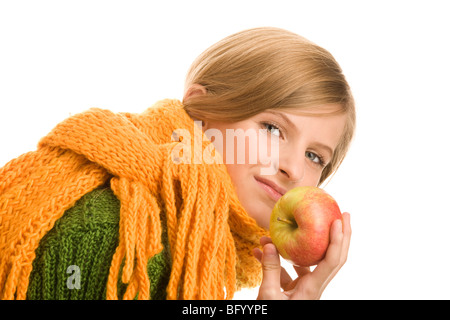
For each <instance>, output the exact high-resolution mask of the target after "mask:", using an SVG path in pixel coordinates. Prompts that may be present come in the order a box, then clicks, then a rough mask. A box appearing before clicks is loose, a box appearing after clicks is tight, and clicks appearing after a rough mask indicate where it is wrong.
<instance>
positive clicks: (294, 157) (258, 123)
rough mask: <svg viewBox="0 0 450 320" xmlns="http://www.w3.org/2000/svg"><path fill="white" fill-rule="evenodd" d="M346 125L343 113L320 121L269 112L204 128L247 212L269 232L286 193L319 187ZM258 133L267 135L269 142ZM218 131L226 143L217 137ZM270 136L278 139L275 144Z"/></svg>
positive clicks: (324, 109)
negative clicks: (279, 203) (276, 205)
mask: <svg viewBox="0 0 450 320" xmlns="http://www.w3.org/2000/svg"><path fill="white" fill-rule="evenodd" d="M338 107H339V106H336V105H327V106H326V107H324V108H322V110H323V112H330V111H333V110H335V109H336V108H338ZM315 112H317V111H315ZM345 121H346V115H345V114H339V115H333V116H329V115H327V116H323V117H318V116H305V115H296V114H293V113H288V112H286V111H274V110H267V111H264V112H262V113H259V114H257V115H256V116H253V117H252V118H249V119H246V120H243V121H240V122H235V123H221V122H206V123H204V126H203V130H204V132H205V134H206V135H207V136H208V137H210V136H211V134H212V135H214V136H215V137H214V138H211V140H212V142H213V144H214V145H215V147H216V149H217V150H218V151H219V152H221V153H222V157H223V161H224V163H225V165H226V166H227V169H228V172H229V174H230V176H231V179H232V181H233V183H234V186H235V188H236V191H237V195H238V198H239V200H240V202H241V203H242V205H243V206H244V208H245V209H246V210H247V212H248V214H249V215H250V216H251V217H253V218H254V219H255V220H256V222H257V223H258V225H260V226H261V227H263V228H269V221H270V215H271V212H272V209H273V207H274V205H275V203H276V201H277V200H278V199H279V198H280V197H281V196H282V195H283V194H284V193H286V192H287V191H288V190H290V189H292V188H295V187H299V186H317V185H318V183H319V179H320V176H321V173H322V170H323V168H324V167H325V166H326V165H327V164H328V163H329V162H330V161H331V158H332V155H333V150H334V149H335V148H336V146H337V145H338V142H339V138H340V136H341V134H342V133H343V130H344V126H345ZM210 129H215V130H210ZM238 129H241V130H238ZM260 129H263V130H265V131H264V132H266V133H267V137H266V140H264V138H263V135H261V134H259V132H260ZM208 130H209V131H208ZM217 130H219V131H220V132H221V135H222V139H218V138H217V137H218V135H217V134H214V133H213V132H214V131H215V132H216V133H217ZM252 132H253V133H252ZM227 133H228V134H227ZM272 135H274V136H275V137H273V138H278V140H277V139H275V140H271V136H272ZM250 137H251V138H250ZM227 139H228V140H227ZM220 140H222V141H220ZM244 141H245V142H244ZM276 147H278V152H276V151H277V148H276ZM272 151H273V152H272ZM244 156H245V158H244ZM269 158H270V160H271V161H270V163H269V162H268V161H267V160H268V159H269ZM268 173H269V174H268Z"/></svg>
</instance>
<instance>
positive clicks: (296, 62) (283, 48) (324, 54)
mask: <svg viewBox="0 0 450 320" xmlns="http://www.w3.org/2000/svg"><path fill="white" fill-rule="evenodd" d="M194 84H199V85H202V86H203V87H204V88H205V89H206V91H207V94H205V95H192V96H188V97H186V98H185V99H184V100H183V105H184V108H185V110H186V112H187V113H188V114H189V115H190V116H191V117H192V118H195V119H199V120H204V121H208V120H210V121H222V122H235V121H242V120H245V119H248V118H250V117H252V116H254V115H256V114H258V113H261V112H263V111H265V110H268V109H272V110H274V109H279V110H285V111H289V112H292V111H294V110H295V112H297V113H298V112H300V113H301V112H306V113H307V114H308V115H316V116H323V115H324V113H323V112H322V113H314V112H311V111H313V110H314V109H316V110H317V108H320V107H321V106H324V105H330V104H334V105H339V106H340V109H339V111H338V113H345V114H347V121H346V125H345V129H344V132H343V134H342V136H341V138H340V141H339V144H338V146H337V148H336V150H335V152H334V154H333V158H332V160H331V161H330V163H329V164H328V165H327V166H326V167H325V168H324V170H323V172H322V176H321V178H320V181H319V185H320V184H322V182H323V181H324V180H325V179H326V178H327V177H329V176H330V175H331V174H332V173H333V172H335V171H336V170H337V168H338V167H339V166H340V164H341V163H342V161H343V159H344V157H345V155H346V153H347V151H348V148H349V145H350V142H351V140H352V138H353V135H354V130H355V122H356V115H355V105H354V100H353V96H352V93H351V90H350V86H349V85H348V83H347V81H346V79H345V77H344V75H343V73H342V70H341V68H340V66H339V64H338V63H337V61H336V60H335V59H334V57H333V56H332V55H331V54H330V53H329V52H328V51H327V50H325V49H323V48H321V47H320V46H318V45H316V44H314V43H312V42H311V41H309V40H307V39H305V38H303V37H301V36H299V35H298V34H295V33H292V32H290V31H287V30H283V29H279V28H271V27H262V28H254V29H249V30H244V31H242V32H238V33H235V34H233V35H231V36H228V37H226V38H224V39H222V40H221V41H219V42H217V43H216V44H214V45H212V46H211V47H209V48H208V49H207V50H205V51H204V52H203V53H202V54H201V55H200V56H198V57H197V59H196V60H195V61H194V62H193V64H192V65H191V67H190V69H189V71H188V74H187V77H186V83H185V87H186V88H189V87H190V86H192V85H194ZM327 114H336V112H334V113H327Z"/></svg>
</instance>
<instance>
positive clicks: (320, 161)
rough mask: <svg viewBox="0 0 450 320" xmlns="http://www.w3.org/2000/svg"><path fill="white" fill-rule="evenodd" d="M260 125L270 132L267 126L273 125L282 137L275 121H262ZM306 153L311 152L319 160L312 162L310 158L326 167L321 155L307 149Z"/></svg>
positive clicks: (316, 163) (318, 164)
mask: <svg viewBox="0 0 450 320" xmlns="http://www.w3.org/2000/svg"><path fill="white" fill-rule="evenodd" d="M261 125H262V126H263V127H264V128H265V129H267V131H269V132H271V130H270V129H269V127H273V128H275V129H276V130H278V131H279V132H280V137H283V130H282V129H281V128H280V127H279V126H278V125H277V124H275V123H272V122H262V123H261ZM307 153H311V154H313V155H314V156H315V157H317V159H318V160H319V162H314V161H313V160H311V161H312V162H313V163H314V164H315V165H317V166H320V167H321V168H324V167H326V164H325V161H324V159H323V157H322V156H321V155H320V154H317V153H314V152H311V151H307Z"/></svg>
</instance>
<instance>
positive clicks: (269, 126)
mask: <svg viewBox="0 0 450 320" xmlns="http://www.w3.org/2000/svg"><path fill="white" fill-rule="evenodd" d="M263 126H264V128H266V129H267V130H268V131H269V132H270V133H271V134H274V135H276V136H279V137H280V136H281V131H280V129H279V128H278V127H277V126H275V125H273V124H271V123H263Z"/></svg>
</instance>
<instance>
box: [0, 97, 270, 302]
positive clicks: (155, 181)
mask: <svg viewBox="0 0 450 320" xmlns="http://www.w3.org/2000/svg"><path fill="white" fill-rule="evenodd" d="M157 106H159V107H160V109H159V110H155V109H153V110H150V111H149V112H146V113H144V114H143V115H138V116H133V115H130V114H119V115H117V114H113V113H112V112H110V111H107V110H100V109H91V110H90V111H88V112H85V113H83V114H80V115H77V116H74V117H71V118H69V119H68V120H66V121H64V122H63V123H61V124H59V125H58V126H57V127H56V128H55V129H54V130H53V131H52V132H51V133H50V134H49V135H48V136H47V137H45V138H44V139H43V140H42V141H41V142H40V144H39V148H38V150H37V151H34V152H30V153H27V154H24V155H22V156H21V157H19V158H17V159H14V160H12V161H11V162H10V163H8V164H7V165H6V166H5V167H3V168H1V169H0V177H1V178H2V179H1V182H0V299H25V298H26V290H27V286H28V278H29V276H30V273H31V270H32V262H33V259H34V257H35V254H34V252H35V250H36V249H37V247H38V246H39V241H40V239H41V238H42V237H43V236H44V235H45V234H46V233H47V232H48V231H49V230H50V229H51V228H52V227H53V225H54V223H55V222H56V220H58V219H59V218H60V217H61V216H62V215H63V214H64V212H65V211H66V210H67V209H69V208H70V207H72V206H73V205H74V204H75V202H76V201H77V200H78V199H79V198H81V197H82V196H83V195H84V194H86V193H88V192H90V191H92V190H93V189H95V188H96V187H98V186H100V185H102V184H104V183H106V181H107V180H108V179H110V182H111V189H112V190H113V192H114V194H115V195H116V196H117V198H118V199H119V200H120V203H121V209H120V225H119V245H118V247H117V249H116V252H115V253H114V256H113V259H112V262H111V267H110V273H109V277H108V282H107V293H106V298H107V299H118V293H117V284H118V281H119V274H120V270H121V267H122V266H123V269H122V278H121V281H122V282H123V283H127V284H128V286H127V290H126V292H125V294H124V296H123V299H134V298H135V297H136V296H137V297H138V298H139V299H149V298H150V286H151V283H150V280H149V277H148V273H147V263H148V260H149V259H150V258H151V257H153V256H154V255H155V254H157V253H159V252H161V250H162V249H163V245H162V242H161V236H162V223H166V224H167V225H166V227H167V233H168V242H169V247H170V253H171V259H172V270H171V276H170V279H169V284H168V287H167V299H232V297H233V294H234V292H235V291H236V290H238V289H239V288H241V287H243V286H255V285H257V284H258V283H259V282H260V279H261V274H260V266H259V263H258V262H257V261H256V259H254V258H253V257H250V254H249V252H251V249H252V248H254V247H255V246H258V245H259V243H258V240H259V237H260V236H262V235H264V234H266V233H267V232H266V231H265V230H263V229H261V228H259V227H258V226H257V225H256V223H255V221H254V220H253V219H251V218H250V217H248V215H247V214H246V212H245V210H244V209H243V208H242V206H241V205H240V203H239V201H238V200H237V196H236V194H235V191H234V187H233V186H232V183H231V180H230V178H229V176H228V174H227V171H226V168H225V166H224V165H223V163H219V164H211V165H204V164H200V165H199V164H193V163H192V162H191V163H190V164H185V163H180V164H175V163H174V161H173V160H172V158H171V151H172V150H173V148H174V147H176V146H177V145H178V143H179V142H173V141H170V140H169V141H166V143H165V144H160V143H159V144H157V143H156V142H155V141H152V140H151V139H150V138H149V137H148V136H147V135H145V134H143V131H144V129H146V130H147V129H148V128H140V127H139V126H140V123H141V122H145V121H144V120H147V119H144V117H143V116H147V117H149V116H154V115H153V114H152V112H153V113H154V114H155V115H156V116H159V117H160V118H164V117H166V118H167V119H165V121H166V122H167V123H169V124H168V125H172V126H173V125H179V126H180V127H182V126H184V127H189V126H191V125H192V120H190V118H188V116H187V114H186V113H185V112H184V110H183V109H182V108H181V104H180V103H179V102H178V101H173V100H169V101H167V100H166V101H164V102H163V103H162V104H159V105H157ZM150 109H152V108H150ZM180 118H181V119H182V120H180ZM160 121H162V120H160ZM176 121H178V123H177V124H174V123H175V122H176ZM172 122H173V123H172ZM147 125H149V124H148V122H147ZM74 128H77V132H79V134H77V137H74V136H73V135H71V134H70V133H71V132H73V129H74ZM155 128H156V126H155ZM172 129H176V128H168V129H167V130H168V131H167V132H169V135H168V136H169V137H170V135H171V132H170V130H172ZM165 139H166V140H167V138H165ZM209 144H210V142H209V141H205V140H204V141H203V148H202V150H200V151H199V152H202V151H203V150H204V149H205V147H208V145H209ZM194 150H195V148H194ZM192 156H193V157H195V156H196V155H195V154H193V155H192ZM197 156H198V155H197ZM163 219H164V220H163ZM236 241H238V242H239V243H238V244H239V245H238V246H237V247H236Z"/></svg>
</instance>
